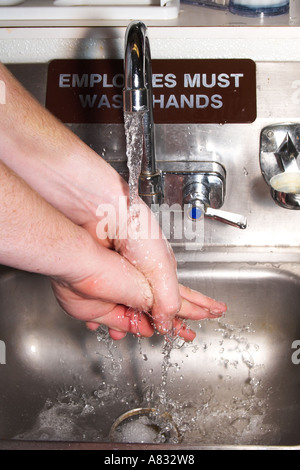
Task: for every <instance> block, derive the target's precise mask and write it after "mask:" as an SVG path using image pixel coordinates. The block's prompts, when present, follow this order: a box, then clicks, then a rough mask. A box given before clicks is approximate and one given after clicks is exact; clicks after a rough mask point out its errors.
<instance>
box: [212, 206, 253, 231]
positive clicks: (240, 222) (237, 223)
mask: <svg viewBox="0 0 300 470" xmlns="http://www.w3.org/2000/svg"><path fill="white" fill-rule="evenodd" d="M204 215H205V216H206V217H209V218H210V219H214V220H218V221H219V222H223V223H224V224H228V225H232V226H233V227H237V228H241V229H245V228H246V227H247V219H246V217H244V216H243V215H240V214H235V213H233V212H227V211H223V210H220V209H213V208H212V207H206V209H205V210H204Z"/></svg>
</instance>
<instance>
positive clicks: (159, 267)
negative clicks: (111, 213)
mask: <svg viewBox="0 0 300 470" xmlns="http://www.w3.org/2000/svg"><path fill="white" fill-rule="evenodd" d="M0 79H2V80H3V81H4V82H5V84H6V105H5V107H4V108H3V113H1V115H0V139H1V149H0V158H1V159H2V160H3V161H4V162H5V163H6V164H7V166H9V167H10V168H11V169H12V170H13V171H15V172H16V173H17V174H18V175H19V176H21V177H22V178H23V179H24V180H25V181H26V182H27V183H28V184H29V186H30V187H31V188H33V189H34V190H35V191H36V192H37V193H39V194H40V195H41V196H42V197H43V198H44V199H45V200H46V201H47V202H48V203H49V204H50V205H51V206H53V207H54V208H56V209H57V210H58V211H59V212H60V213H62V214H64V215H65V216H66V217H67V218H68V219H69V220H70V221H72V222H73V224H75V225H77V226H78V227H81V228H83V229H84V230H85V232H86V233H87V234H88V235H89V237H91V238H92V239H93V241H94V243H95V246H97V250H96V248H95V251H97V253H95V260H94V261H95V263H92V262H90V260H91V258H90V257H89V254H88V253H89V252H88V251H87V253H86V256H82V257H81V258H80V263H81V265H80V266H79V267H80V269H81V273H82V275H81V276H78V269H77V268H78V267H77V268H76V269H75V268H74V274H73V275H72V274H71V273H69V277H68V278H67V279H66V278H63V277H60V276H57V277H55V276H53V277H54V281H53V287H54V291H55V293H56V295H57V298H58V300H59V302H60V303H61V305H62V306H63V308H64V309H65V310H66V311H67V312H68V313H69V314H70V315H73V316H74V317H76V318H80V319H81V320H84V321H86V322H87V324H88V326H89V327H90V328H95V327H96V325H97V324H99V323H104V324H106V325H107V326H108V327H109V329H110V334H111V336H112V337H114V338H115V339H120V338H122V337H123V336H124V335H125V334H126V332H127V331H131V332H134V333H135V334H138V333H140V334H141V335H144V336H149V335H150V334H151V333H152V331H153V325H154V326H155V327H156V328H157V330H158V331H159V332H160V333H163V334H164V333H166V332H167V331H170V329H171V328H173V327H174V328H175V329H176V330H179V331H180V333H179V334H181V335H182V336H183V337H184V338H185V339H192V337H193V336H194V334H193V333H192V332H191V331H190V330H189V329H188V328H186V327H185V325H184V324H183V323H182V321H183V320H185V319H188V318H191V319H193V320H198V319H201V318H206V317H212V316H213V317H215V316H218V315H221V314H222V313H223V312H224V311H225V310H226V306H225V305H224V304H222V303H219V302H216V301H214V300H212V299H208V298H207V297H205V296H203V295H202V294H200V293H197V292H194V291H190V290H188V289H187V288H184V287H182V286H179V284H178V280H177V273H176V263H175V259H174V255H173V253H172V250H170V247H169V244H168V243H167V241H166V240H165V239H164V237H163V236H159V237H156V238H155V239H154V238H152V237H151V236H149V233H145V234H144V236H142V237H139V238H138V239H135V238H131V237H126V236H123V235H124V231H126V229H127V227H128V224H129V225H130V223H131V220H130V216H128V217H129V218H128V217H126V218H125V221H124V220H123V222H122V223H121V224H120V223H118V224H117V226H116V234H115V235H116V236H115V237H111V236H110V234H107V236H106V237H102V236H99V230H98V233H97V227H99V225H98V224H99V221H101V217H99V215H97V211H98V208H99V206H102V205H103V204H104V205H107V204H108V205H110V206H112V207H114V209H115V213H116V215H117V218H118V217H119V216H120V205H119V201H120V198H124V197H126V198H128V185H127V184H126V183H125V181H124V180H123V179H122V178H121V177H120V176H119V175H118V174H117V173H116V172H115V171H114V170H113V168H112V167H111V166H110V165H109V164H108V163H106V162H105V161H104V160H103V159H102V158H101V157H100V156H99V155H97V154H96V153H95V152H93V151H92V150H91V149H90V148H89V147H88V146H87V145H86V144H84V143H83V142H82V141H81V140H80V139H79V138H77V137H76V136H75V135H74V134H73V133H72V132H71V131H70V130H69V129H68V128H67V127H66V126H64V125H63V124H62V123H60V122H59V121H58V120H57V119H56V118H54V117H53V116H52V115H51V114H50V113H49V112H48V111H47V110H45V109H44V108H43V107H42V106H41V105H40V104H38V103H37V102H36V101H35V100H34V99H33V98H32V97H31V96H30V95H29V94H28V93H27V92H26V91H25V90H24V88H23V87H22V86H21V85H20V84H19V83H18V82H17V81H16V80H15V79H14V78H13V77H12V76H11V75H10V74H9V73H8V72H7V70H6V69H5V67H3V66H1V65H0ZM16 130H17V131H16ZM24 162H25V163H24ZM153 219H154V217H153V215H152V214H151V212H150V210H149V209H147V210H145V211H142V214H141V216H140V220H139V222H140V227H141V230H146V227H149V224H148V225H147V222H149V220H151V221H152V222H153V223H154V224H155V223H156V221H154V220H153ZM82 253H83V255H85V249H83V250H82ZM127 271H128V272H129V273H130V275H129V276H128V278H127V277H126V275H127V274H126V273H127ZM141 280H143V282H141ZM137 312H142V313H137ZM143 312H145V313H143ZM137 317H138V318H139V322H138V323H137V322H136V318H137ZM134 325H137V326H134Z"/></svg>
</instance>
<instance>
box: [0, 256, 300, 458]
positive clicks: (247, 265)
mask: <svg viewBox="0 0 300 470" xmlns="http://www.w3.org/2000/svg"><path fill="white" fill-rule="evenodd" d="M290 258H291V259H293V256H292V255H291V257H290ZM204 259H205V256H204ZM232 259H234V258H232ZM179 275H180V279H181V282H182V283H184V284H186V285H189V286H190V287H191V288H194V289H198V290H200V291H201V292H203V293H205V294H207V295H209V296H212V297H215V298H218V299H220V300H223V301H226V302H227V304H228V312H227V313H226V316H225V317H223V318H221V319H219V320H204V321H202V322H201V323H199V324H193V328H195V329H196V330H197V338H196V339H195V341H194V342H193V343H191V344H183V343H182V342H181V341H180V340H178V339H174V338H169V340H168V341H164V339H163V338H162V337H161V336H159V335H156V334H155V335H154V336H153V337H152V338H151V339H139V338H136V337H132V336H130V335H127V337H126V338H125V339H124V340H122V341H120V342H116V343H113V342H112V341H110V339H109V338H108V336H107V334H106V332H105V330H100V331H98V333H94V332H90V331H88V330H86V329H85V326H84V324H82V323H81V322H78V321H76V320H74V319H72V318H70V317H68V316H67V315H65V314H64V313H63V312H62V311H61V310H60V308H59V307H58V305H57V303H56V300H55V298H54V296H53V293H52V290H51V287H50V284H49V281H48V279H47V278H45V277H42V276H39V275H33V274H28V273H24V272H19V271H14V270H8V269H3V272H2V273H1V277H0V310H1V315H0V339H1V340H2V341H4V343H5V345H6V364H5V365H4V364H2V365H0V449H1V448H49V447H50V448H51V446H52V447H53V448H66V447H67V448H106V449H108V448H114V449H116V448H124V446H126V448H127V449H128V448H143V447H145V446H148V447H149V445H150V447H151V448H164V447H165V446H166V448H168V449H170V448H173V447H174V448H181V449H186V448H194V449H198V448H199V449H201V448H224V447H228V446H229V447H230V446H231V447H233V448H244V447H249V446H255V447H257V446H258V447H267V448H270V447H273V446H275V447H280V448H285V447H286V446H287V447H292V448H295V447H294V446H296V447H297V448H300V447H299V444H300V428H299V420H300V401H299V396H300V364H297V363H295V361H293V360H292V355H293V352H295V350H293V348H292V344H293V342H294V341H295V340H299V339H300V270H299V265H298V264H296V263H293V262H290V261H289V262H286V263H283V262H278V263H274V259H273V261H272V262H261V263H253V262H251V261H249V260H248V261H247V262H245V261H236V262H232V263H228V262H224V261H222V260H220V261H214V262H203V263H186V264H184V265H182V267H180V268H179ZM138 408H143V409H145V408H147V409H148V408H154V409H155V410H156V411H155V413H156V416H157V415H160V416H161V415H163V414H164V416H165V417H167V420H168V421H169V427H172V426H173V430H174V429H175V430H176V432H173V433H172V432H169V433H168V432H166V430H165V429H164V430H163V432H162V431H161V429H159V430H158V431H157V426H156V425H155V426H156V427H155V426H154V425H153V426H152V428H151V431H153V429H156V434H155V437H151V439H150V440H148V441H147V439H148V437H147V434H146V437H142V434H141V433H140V431H139V429H140V426H141V423H139V422H136V423H134V421H132V422H131V425H132V428H133V434H130V433H128V432H127V431H126V432H125V436H124V435H122V433H120V434H119V437H118V440H119V441H120V443H117V444H116V443H115V442H114V443H112V442H111V440H110V437H109V434H110V430H111V428H112V426H113V425H114V423H115V422H116V420H117V419H118V418H119V417H120V416H121V415H122V414H124V413H127V412H129V411H130V410H136V409H138ZM151 419H153V417H152V418H151ZM135 424H136V429H137V432H136V433H135V434H134V427H135ZM144 428H146V431H147V430H148V431H149V425H148V424H147V423H146V424H145V423H144ZM127 430H128V429H127ZM150 434H151V433H150ZM151 435H153V433H152V434H151ZM130 436H131V437H130ZM144 439H145V442H144Z"/></svg>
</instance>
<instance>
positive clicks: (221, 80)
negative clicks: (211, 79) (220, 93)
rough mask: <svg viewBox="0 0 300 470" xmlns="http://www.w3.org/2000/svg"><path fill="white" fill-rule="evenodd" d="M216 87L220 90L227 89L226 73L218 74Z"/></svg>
mask: <svg viewBox="0 0 300 470" xmlns="http://www.w3.org/2000/svg"><path fill="white" fill-rule="evenodd" d="M218 85H219V87H221V88H227V87H229V85H230V80H229V76H228V75H227V73H220V75H219V76H218Z"/></svg>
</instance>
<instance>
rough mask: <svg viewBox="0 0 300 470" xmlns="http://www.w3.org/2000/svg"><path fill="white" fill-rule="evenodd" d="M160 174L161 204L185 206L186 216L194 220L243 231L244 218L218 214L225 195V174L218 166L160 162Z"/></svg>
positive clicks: (212, 163)
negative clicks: (206, 219) (203, 217)
mask: <svg viewBox="0 0 300 470" xmlns="http://www.w3.org/2000/svg"><path fill="white" fill-rule="evenodd" d="M161 170H162V181H163V189H164V202H165V203H167V204H169V205H171V204H176V203H179V204H181V205H187V206H188V214H189V216H190V218H191V219H194V220H197V219H198V218H200V217H201V215H202V214H204V216H205V217H208V218H210V219H215V220H218V221H219V222H223V223H225V224H228V225H232V226H234V227H238V228H241V229H245V228H246V227H247V220H246V217H244V216H242V215H239V214H234V213H232V212H227V211H223V210H220V207H222V205H223V203H224V198H225V192H226V171H225V168H224V167H223V165H221V164H220V163H218V162H214V161H197V162H164V164H163V165H162V168H161ZM174 187H175V188H176V189H177V190H176V191H174ZM179 188H180V190H179Z"/></svg>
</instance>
